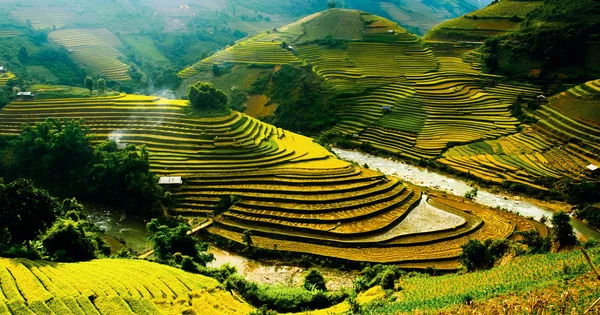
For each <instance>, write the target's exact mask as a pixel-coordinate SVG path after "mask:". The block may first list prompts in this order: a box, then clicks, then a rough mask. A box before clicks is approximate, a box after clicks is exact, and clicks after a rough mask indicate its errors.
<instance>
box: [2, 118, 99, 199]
mask: <svg viewBox="0 0 600 315" xmlns="http://www.w3.org/2000/svg"><path fill="white" fill-rule="evenodd" d="M7 151H12V152H6V154H7V155H8V156H13V157H14V159H12V160H10V161H7V163H9V164H10V165H4V167H5V168H6V171H7V172H8V174H7V175H8V177H9V179H16V178H18V177H26V178H31V179H34V180H35V181H36V183H39V184H40V185H41V186H44V187H51V188H52V189H51V190H52V192H53V193H55V194H62V193H64V192H65V191H68V192H72V193H73V194H74V195H76V194H78V193H80V191H81V188H82V187H85V186H83V185H82V184H84V183H83V182H84V180H85V174H86V167H87V164H88V162H89V160H90V159H91V157H92V152H93V149H92V147H91V145H90V142H89V129H88V128H87V127H85V126H84V121H83V120H67V119H64V120H62V121H61V120H57V119H53V118H48V119H46V121H44V122H41V123H37V124H35V126H30V125H23V127H22V128H21V134H20V135H19V137H18V138H17V139H16V140H15V141H14V142H13V143H12V146H11V148H9V149H8V150H7Z"/></svg>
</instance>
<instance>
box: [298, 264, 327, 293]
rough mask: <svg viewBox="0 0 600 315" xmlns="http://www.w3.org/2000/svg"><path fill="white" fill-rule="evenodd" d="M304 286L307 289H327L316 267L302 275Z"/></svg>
mask: <svg viewBox="0 0 600 315" xmlns="http://www.w3.org/2000/svg"><path fill="white" fill-rule="evenodd" d="M303 286H304V288H305V289H307V290H319V291H327V285H326V283H325V278H324V277H323V275H322V274H321V272H320V271H319V270H317V269H311V270H309V271H308V273H307V274H306V276H305V277H304V284H303Z"/></svg>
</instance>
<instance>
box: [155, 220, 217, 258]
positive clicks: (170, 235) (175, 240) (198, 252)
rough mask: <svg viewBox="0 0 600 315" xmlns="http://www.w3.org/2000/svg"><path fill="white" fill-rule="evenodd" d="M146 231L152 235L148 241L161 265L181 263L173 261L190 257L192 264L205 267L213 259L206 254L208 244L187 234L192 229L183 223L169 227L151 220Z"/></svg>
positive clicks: (210, 255)
mask: <svg viewBox="0 0 600 315" xmlns="http://www.w3.org/2000/svg"><path fill="white" fill-rule="evenodd" d="M147 229H148V232H150V233H151V234H152V235H151V236H150V240H151V241H152V243H153V244H154V255H155V256H156V257H157V258H158V260H159V261H160V262H162V263H168V264H174V263H181V261H180V262H177V261H175V260H176V258H177V257H180V258H182V259H183V258H185V257H191V259H192V260H193V262H195V263H197V264H199V265H201V266H206V264H207V263H209V262H211V261H212V260H213V259H214V256H213V255H212V254H207V253H206V251H207V250H208V244H206V243H202V242H200V240H199V239H198V238H196V237H194V236H193V235H191V234H189V232H190V231H191V230H192V228H191V227H190V226H189V225H187V224H185V223H177V224H172V225H171V226H170V225H169V224H164V223H163V222H160V221H159V220H158V219H152V221H150V223H148V225H147ZM176 254H177V255H176Z"/></svg>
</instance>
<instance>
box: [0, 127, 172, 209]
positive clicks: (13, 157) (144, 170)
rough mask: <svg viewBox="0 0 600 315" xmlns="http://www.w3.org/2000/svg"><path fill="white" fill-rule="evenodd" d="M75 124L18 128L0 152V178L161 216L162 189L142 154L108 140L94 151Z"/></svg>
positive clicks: (87, 136)
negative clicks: (23, 179) (20, 129)
mask: <svg viewBox="0 0 600 315" xmlns="http://www.w3.org/2000/svg"><path fill="white" fill-rule="evenodd" d="M90 139H91V134H90V132H89V129H88V128H87V127H86V126H85V123H84V121H82V120H80V121H77V120H67V119H64V120H57V119H53V118H49V119H47V120H46V121H45V122H42V123H37V124H36V125H35V126H30V125H24V126H23V127H22V131H21V134H20V135H19V136H18V137H16V139H14V140H9V141H5V142H4V143H3V145H2V147H1V148H0V150H1V153H2V160H0V176H4V177H5V178H6V179H7V180H16V179H18V178H21V177H24V178H30V179H32V180H34V182H35V183H37V184H39V185H40V186H41V187H45V188H48V189H49V190H50V191H51V192H52V193H53V194H56V195H57V196H63V197H72V196H76V197H79V198H81V199H84V200H90V201H97V202H100V203H104V204H108V205H112V206H116V207H118V208H121V209H123V210H126V211H127V212H129V213H132V214H140V215H150V214H160V213H162V210H161V206H160V201H161V198H162V189H161V188H160V187H159V186H158V184H157V179H156V177H155V176H154V174H152V173H151V172H150V164H149V162H148V151H147V149H146V147H145V146H142V147H141V148H140V149H139V152H138V150H137V148H136V147H135V146H133V145H129V146H127V147H126V148H124V149H123V150H119V149H118V147H117V144H116V143H115V142H114V141H106V142H103V143H100V144H98V145H97V146H96V147H95V148H94V147H92V145H91V143H90Z"/></svg>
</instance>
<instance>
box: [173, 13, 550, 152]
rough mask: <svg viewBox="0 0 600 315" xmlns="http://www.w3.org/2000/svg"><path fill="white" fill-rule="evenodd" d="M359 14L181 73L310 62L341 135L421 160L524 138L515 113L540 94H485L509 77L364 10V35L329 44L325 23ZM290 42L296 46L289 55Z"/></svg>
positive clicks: (256, 43) (267, 38) (295, 30)
mask: <svg viewBox="0 0 600 315" xmlns="http://www.w3.org/2000/svg"><path fill="white" fill-rule="evenodd" d="M356 14H357V13H356V11H351V10H329V11H325V12H322V13H318V14H314V15H312V16H309V17H307V18H305V19H303V20H300V21H298V22H296V23H294V24H291V25H288V26H286V27H283V28H281V29H280V30H278V31H277V32H267V33H263V34H260V35H257V36H256V37H253V38H250V39H249V40H247V41H244V42H240V43H238V44H236V45H234V46H232V47H229V48H227V49H225V50H223V51H220V52H218V53H216V54H215V55H213V56H211V57H209V58H207V59H204V60H202V61H201V62H199V63H197V64H195V65H194V66H192V67H190V68H187V69H185V70H183V71H182V72H180V74H179V75H180V76H181V77H182V78H187V77H189V76H192V75H196V74H198V73H199V72H202V71H207V69H211V66H212V65H214V64H217V65H221V64H226V63H237V64H250V65H254V64H262V65H281V64H301V63H303V64H308V65H311V66H312V68H313V70H314V72H316V73H317V74H319V75H320V76H321V77H322V78H323V79H324V80H325V86H326V87H327V88H329V89H330V90H331V91H332V92H333V93H337V94H338V95H339V97H338V99H337V103H338V104H339V105H338V106H337V109H336V112H337V115H338V116H339V118H340V122H339V123H338V124H337V125H336V126H335V127H334V128H333V129H332V130H331V131H332V132H334V133H339V134H341V135H346V136H348V137H350V141H351V142H353V143H355V144H356V145H366V146H371V147H372V148H375V149H379V150H384V151H387V152H390V153H394V154H398V155H401V156H404V157H409V158H415V159H421V158H428V159H430V158H435V157H436V156H438V155H440V154H441V153H442V152H443V151H444V150H445V149H446V148H448V147H449V146H451V145H454V144H459V143H469V142H473V141H477V140H481V139H492V138H497V137H500V136H504V135H509V134H512V133H515V132H516V131H517V128H516V126H517V125H518V121H517V120H516V119H515V118H513V117H511V114H510V112H509V110H508V107H509V106H510V105H511V104H512V102H514V100H516V98H517V96H518V94H519V93H521V94H523V97H525V98H532V97H533V96H534V95H536V94H537V93H540V91H539V89H538V88H536V87H534V86H527V85H525V84H503V85H502V86H503V87H504V88H498V89H486V88H484V84H485V83H486V81H490V80H492V81H494V80H501V79H502V77H498V76H489V75H485V74H482V73H481V72H480V69H481V65H480V64H479V63H478V61H477V59H478V58H477V57H476V56H465V58H460V57H456V56H455V55H453V54H451V53H448V54H443V53H440V57H437V56H436V54H435V53H434V51H432V50H431V49H430V46H429V45H427V44H426V43H424V42H423V41H422V40H421V39H420V38H419V37H418V36H415V35H413V34H411V33H409V32H407V31H406V30H404V29H403V28H401V27H400V26H398V25H397V24H396V23H393V22H391V21H389V20H386V19H384V18H381V17H378V16H374V15H371V14H368V13H364V12H361V13H360V15H359V17H360V19H361V20H362V24H363V30H362V34H360V38H358V35H359V34H357V33H356V32H354V33H353V34H356V35H353V36H352V37H351V39H350V40H349V39H348V38H349V37H345V38H340V39H335V40H333V41H332V40H331V37H330V40H329V41H327V40H326V38H327V36H328V35H331V36H333V35H334V33H333V32H332V31H330V28H327V27H322V25H323V23H321V21H322V20H331V18H332V16H336V17H337V18H338V19H341V18H342V17H341V16H343V17H344V18H345V19H352V18H355V19H356V18H357V17H356ZM315 24H316V25H319V26H321V27H320V28H318V29H320V33H319V36H313V37H312V38H311V39H312V42H311V41H307V40H304V39H305V38H306V37H305V36H306V34H307V30H313V29H314V25H315ZM311 32H312V33H315V32H314V31H311ZM282 42H286V43H288V44H290V45H293V47H292V48H288V49H284V48H282V47H280V46H281V45H280V44H281V43H282ZM435 49H436V51H441V50H444V49H446V50H449V51H453V50H454V47H436V48H435ZM467 50H468V48H467Z"/></svg>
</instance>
